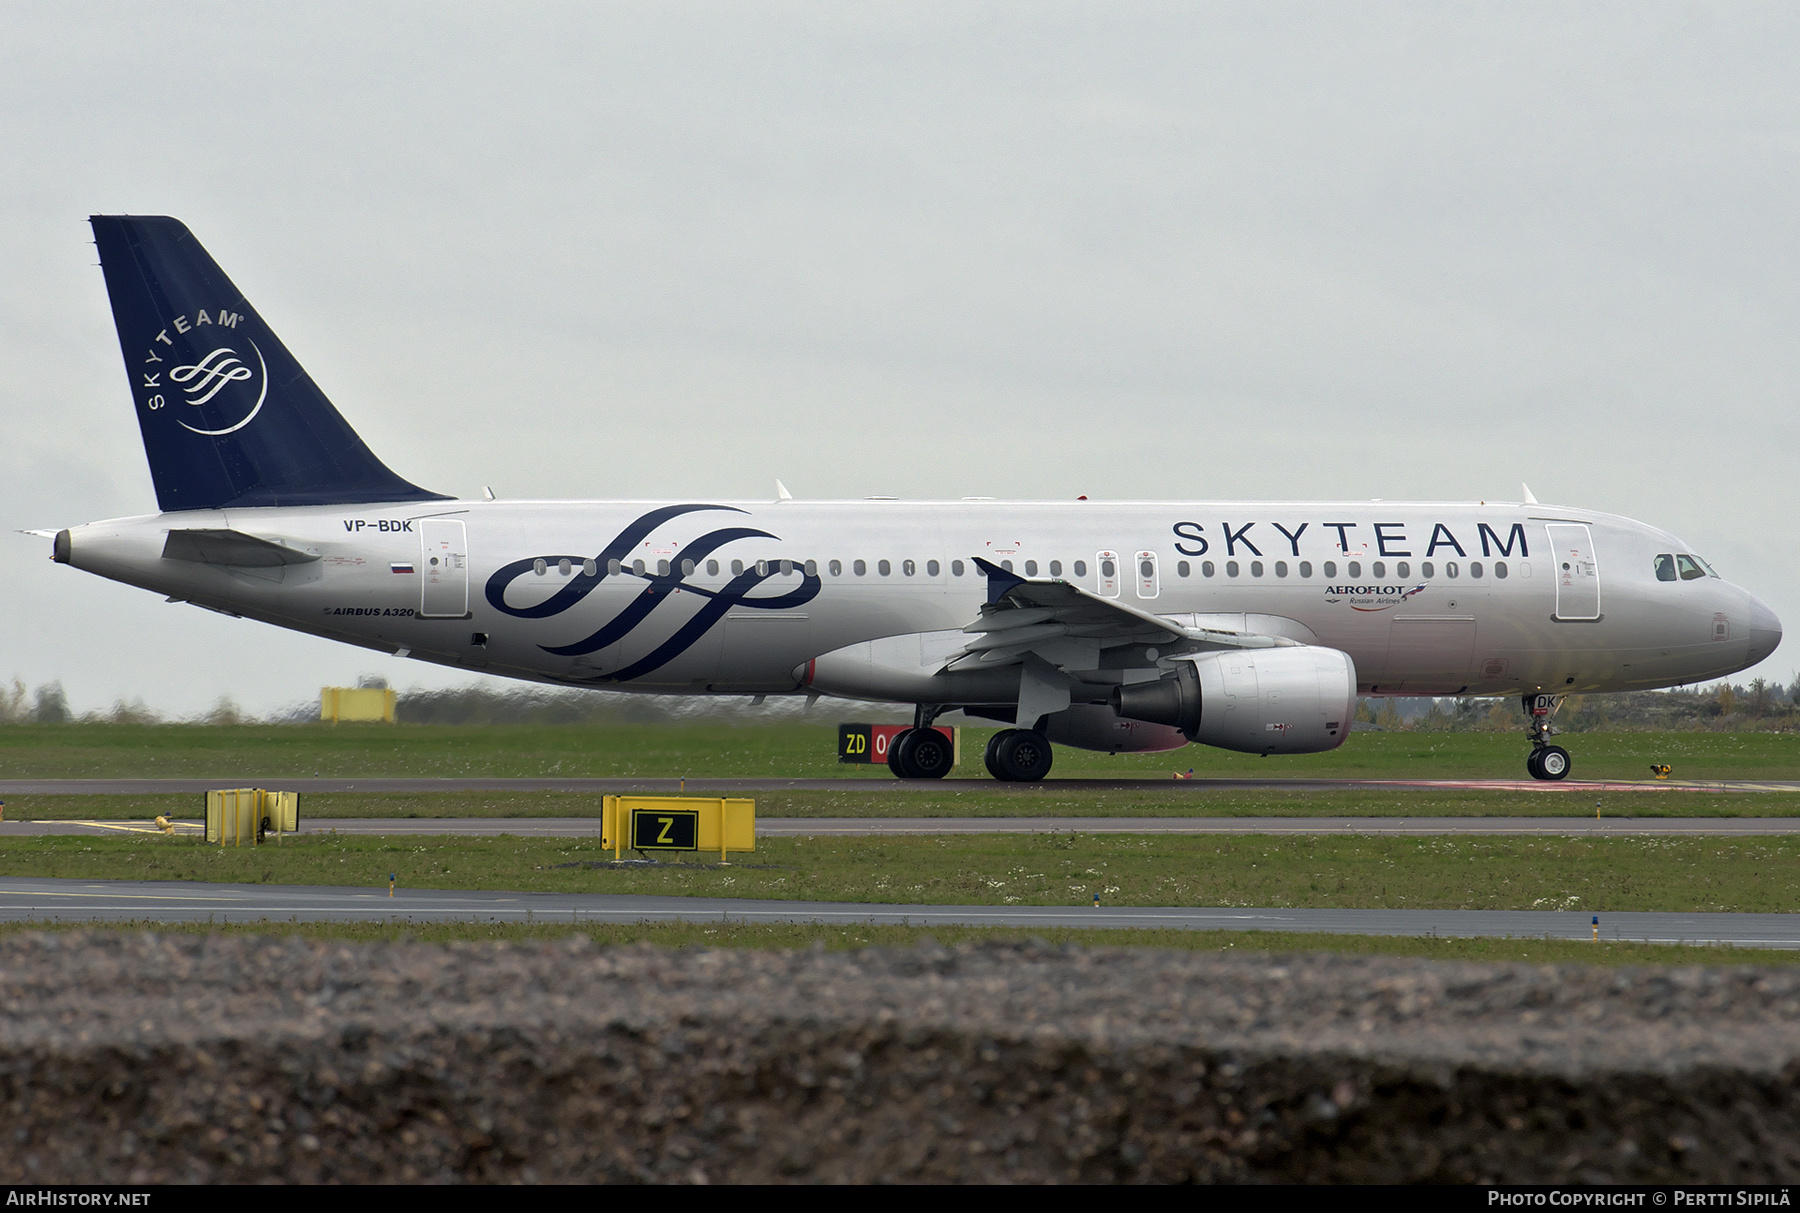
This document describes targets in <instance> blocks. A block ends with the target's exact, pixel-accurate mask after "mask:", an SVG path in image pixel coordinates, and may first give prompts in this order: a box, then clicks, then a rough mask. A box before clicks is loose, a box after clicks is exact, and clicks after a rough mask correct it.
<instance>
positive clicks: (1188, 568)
mask: <svg viewBox="0 0 1800 1213" xmlns="http://www.w3.org/2000/svg"><path fill="white" fill-rule="evenodd" d="M1175 573H1176V575H1177V576H1180V577H1191V576H1193V574H1194V566H1193V565H1191V564H1189V563H1188V562H1187V561H1185V560H1177V561H1176V562H1175Z"/></svg>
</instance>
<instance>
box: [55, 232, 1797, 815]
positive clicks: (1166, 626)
mask: <svg viewBox="0 0 1800 1213" xmlns="http://www.w3.org/2000/svg"><path fill="white" fill-rule="evenodd" d="M90 223H91V224H92V227H93V232H94V237H95V243H96V245H97V247H98V249H99V253H100V263H101V267H102V270H103V272H104V275H105V280H106V288H107V292H108V294H109V296H110V299H111V304H112V309H113V317H114V320H115V323H116V326H117V329H118V336H119V346H120V349H121V351H122V353H123V356H124V360H125V370H126V374H127V376H128V378H129V380H130V387H131V394H132V399H133V402H134V407H135V409H136V412H137V417H138V424H139V426H140V429H141V432H142V436H143V441H144V449H145V452H146V455H147V456H148V459H149V463H150V471H151V476H152V479H153V481H154V484H155V488H156V497H157V505H158V508H159V510H160V512H159V513H156V514H148V515H143V516H139V517H131V518H115V519H110V520H107V521H103V522H93V523H89V524H87V525H85V526H72V527H69V528H67V529H64V530H60V531H56V532H54V533H53V539H54V543H53V553H52V558H53V559H54V560H56V561H57V562H59V563H61V564H67V565H71V566H73V567H75V568H78V569H82V570H85V571H87V572H90V573H94V574H97V575H99V576H102V577H107V578H110V579H112V580H115V581H121V582H124V583H126V584H129V585H134V586H139V587H141V588H143V589H146V590H151V591H154V592H156V593H158V594H162V595H164V596H166V598H167V599H168V601H170V602H186V603H192V604H193V605H195V606H200V607H205V608H207V609H209V610H213V611H218V612H221V613H223V614H226V615H230V616H234V617H242V618H246V619H255V620H260V621H262V622H265V623H270V624H274V625H275V626H277V627H283V628H290V629H292V630H294V631H299V632H305V633H308V634H310V635H314V636H323V637H326V638H329V639H332V640H337V641H342V642H345V643H348V644H354V645H360V646H362V647H364V648H369V649H374V650H378V651H382V652H386V653H391V654H394V655H396V656H403V657H413V658H416V659H419V660H422V661H430V662H435V663H437V664H439V665H445V666H451V667H456V668H459V669H467V670H473V671H480V672H483V673H487V674H498V675H504V676H507V677H511V678H517V679H524V680H529V681H534V682H540V683H551V684H557V685H562V686H570V687H594V688H605V689H609V690H616V691H640V692H655V693H659V694H682V695H732V696H766V695H807V696H834V697H838V698H843V699H851V700H865V701H873V702H886V703H906V704H911V705H913V707H914V715H913V726H912V727H911V728H910V729H908V730H907V731H905V732H903V733H901V734H900V735H899V736H897V737H896V738H895V739H894V741H893V743H892V744H891V746H890V751H889V766H890V767H891V769H892V770H893V771H894V773H895V774H896V775H898V776H899V777H901V778H910V779H933V778H942V777H943V776H944V775H945V774H947V773H948V772H949V771H950V769H951V767H952V765H953V762H954V757H953V754H952V751H951V747H950V745H949V744H948V742H947V741H946V739H945V737H944V734H943V733H942V732H941V731H940V730H938V729H935V728H933V727H932V726H933V723H934V721H936V720H937V718H938V717H939V716H941V715H942V714H944V713H946V712H951V711H961V712H962V713H964V714H965V716H972V717H976V718H980V719H985V720H993V721H996V722H999V723H1002V724H1005V725H1007V726H1008V727H1007V728H1005V729H1003V730H1001V731H1000V732H998V733H997V734H996V735H995V736H994V738H993V740H992V741H991V742H990V744H989V745H988V747H987V751H986V753H985V755H984V762H985V765H986V767H987V769H988V771H989V773H990V774H992V775H993V776H994V777H995V778H997V779H1002V780H1009V781H1019V782H1030V781H1036V780H1041V779H1043V778H1045V777H1046V776H1047V775H1048V774H1049V771H1050V768H1051V763H1052V757H1053V755H1052V744H1057V745H1066V746H1075V747H1080V748H1083V749H1089V750H1097V751H1105V752H1111V753H1123V752H1149V751H1157V750H1168V749H1174V748H1177V747H1180V746H1184V745H1187V744H1190V743H1199V744H1202V745H1210V746H1218V747H1223V748H1225V749H1228V750H1235V751H1240V752H1244V753H1250V754H1262V755H1270V754H1303V753H1317V752H1322V751H1327V750H1331V749H1334V748H1335V747H1337V746H1339V745H1342V744H1343V742H1344V739H1345V738H1346V737H1347V736H1348V735H1349V734H1350V731H1351V728H1352V723H1353V717H1354V713H1355V710H1356V702H1357V698H1358V696H1388V695H1405V696H1477V697H1480V696H1486V697H1495V696H1516V697H1518V698H1519V699H1520V700H1521V702H1522V703H1523V706H1524V708H1525V712H1526V719H1527V728H1526V735H1527V739H1528V741H1529V743H1530V752H1529V755H1528V758H1527V761H1526V767H1527V771H1528V773H1529V774H1530V775H1531V776H1532V777H1533V778H1535V779H1542V780H1558V779H1563V778H1565V777H1566V776H1567V775H1568V774H1569V772H1570V770H1571V767H1572V761H1571V758H1570V756H1569V753H1568V751H1567V750H1566V749H1564V748H1563V747H1562V746H1559V745H1555V744H1552V743H1551V740H1550V739H1551V737H1552V736H1553V735H1554V733H1555V731H1556V730H1555V729H1554V728H1553V727H1552V725H1551V718H1552V716H1553V715H1554V713H1555V710H1556V708H1557V707H1558V706H1559V705H1560V704H1561V703H1562V701H1563V699H1564V697H1565V696H1568V695H1572V694H1584V695H1585V694H1590V693H1599V692H1609V691H1630V690H1639V689H1648V688H1655V687H1666V686H1673V685H1679V684H1688V683H1695V682H1700V681H1702V680H1706V679H1712V678H1719V677H1723V676H1725V675H1728V674H1731V673H1734V672H1736V671H1738V670H1742V669H1745V668H1747V667H1749V666H1752V665H1754V664H1756V663H1757V662H1759V661H1761V660H1762V659H1763V658H1765V657H1767V656H1768V655H1769V654H1770V653H1771V652H1773V651H1774V649H1775V647H1776V645H1777V644H1778V643H1779V642H1780V640H1781V624H1780V621H1779V620H1778V619H1777V618H1776V617H1775V615H1774V613H1773V612H1772V611H1770V610H1769V608H1768V607H1766V606H1764V605H1763V603H1761V602H1760V601H1758V600H1757V599H1756V598H1755V597H1754V596H1753V595H1752V594H1750V593H1749V592H1748V591H1746V590H1744V589H1741V588H1739V587H1738V586H1736V585H1733V584H1732V583H1730V582H1728V581H1726V580H1725V579H1723V578H1722V577H1720V576H1719V574H1718V573H1717V572H1715V571H1714V570H1713V568H1712V566H1711V565H1710V564H1708V563H1707V562H1706V561H1705V560H1703V559H1702V558H1701V557H1700V556H1699V555H1697V554H1696V553H1695V552H1694V551H1693V549H1692V547H1691V546H1689V545H1688V544H1686V543H1683V542H1682V541H1681V540H1679V539H1677V538H1676V537H1675V536H1674V535H1672V534H1670V533H1669V532H1667V531H1663V530H1660V529H1658V528H1656V527H1653V526H1649V525H1646V524H1644V523H1641V522H1634V521H1632V520H1631V519H1628V518H1622V517H1617V516H1614V515H1611V514H1606V513H1601V512H1598V511H1594V510H1585V509H1578V508H1573V507H1566V506H1546V505H1542V504H1540V503H1539V502H1537V501H1536V500H1535V498H1533V497H1532V495H1531V492H1530V490H1529V489H1526V490H1525V491H1524V494H1523V496H1524V498H1525V499H1524V500H1522V501H1517V502H1500V501H1495V502H1486V501H1483V502H1394V501H1381V500H1376V501H1206V500H1202V501H1187V502H1150V501H1122V502H1105V503H1102V502H1098V501H1088V500H1085V499H1082V500H1075V501H1058V502H1042V501H1036V502H1026V501H994V500H989V499H980V498H975V499H964V500H962V501H899V500H893V499H889V498H866V499H864V500H860V501H801V500H794V499H793V498H792V497H791V495H790V494H789V493H788V492H787V491H786V490H785V488H781V487H780V485H779V482H777V489H778V495H777V500H774V501H723V500H720V501H713V500H707V501H666V502H665V501H511V500H494V499H492V495H491V494H488V495H487V496H486V498H484V499H482V500H469V499H463V498H457V497H452V496H448V495H446V494H443V493H438V492H432V491H430V490H427V489H424V488H421V487H419V486H417V485H415V484H412V483H411V482H409V481H407V480H404V479H402V478H401V477H400V476H398V475H396V474H395V473H394V472H393V471H391V470H390V469H389V468H388V467H387V466H386V465H385V464H384V463H382V462H381V460H380V459H378V458H377V457H376V456H375V455H374V453H373V452H371V451H370V450H369V448H368V447H367V446H365V445H364V443H363V442H362V440H361V439H360V438H359V437H358V436H357V435H356V433H355V432H354V431H353V430H352V429H351V428H350V426H349V424H348V423H347V422H346V421H345V420H344V418H343V417H342V416H341V415H340V414H339V413H338V411H337V409H336V408H335V407H333V405H332V404H331V402H330V401H329V400H328V399H327V398H326V397H325V395H324V394H323V393H322V392H321V391H320V390H319V388H318V387H317V386H316V385H315V384H314V383H313V381H312V379H311V378H310V377H309V376H308V375H307V373H306V372H305V371H304V370H302V369H301V366H300V364H299V363H298V362H297V361H296V360H295V358H294V357H293V355H292V354H290V353H289V352H288V350H287V347H286V346H284V345H283V344H282V343H281V341H280V339H279V338H277V337H276V336H275V333H274V332H273V330H271V329H270V328H269V326H268V325H267V324H266V323H265V322H264V321H263V319H262V317H261V316H260V315H259V314H258V313H257V311H256V309H255V308H253V307H251V306H250V304H249V302H248V301H247V300H246V299H245V298H244V295H243V293H242V292H240V291H239V290H238V289H237V288H236V287H235V286H234V285H232V282H231V280H230V279H229V278H227V277H226V276H225V273H224V272H223V271H222V270H221V269H220V268H219V267H218V265H217V264H215V263H214V261H213V259H212V258H211V257H210V256H209V255H208V254H207V253H206V251H205V250H204V249H203V248H202V247H201V246H200V244H199V242H198V241H197V240H195V238H194V237H193V235H192V234H191V233H190V232H189V231H188V229H187V228H186V227H185V226H184V225H183V224H181V223H180V222H178V221H177V220H175V219H172V218H167V217H141V216H122V215H96V216H93V217H91V218H90ZM32 533H34V534H41V535H45V536H46V537H49V536H51V535H52V532H48V531H43V532H32Z"/></svg>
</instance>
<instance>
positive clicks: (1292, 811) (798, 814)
mask: <svg viewBox="0 0 1800 1213" xmlns="http://www.w3.org/2000/svg"><path fill="white" fill-rule="evenodd" d="M270 784H271V785H272V786H274V787H277V788H279V787H280V785H281V781H280V780H279V779H275V780H271V781H270ZM754 799H755V801H756V812H757V816H758V817H759V818H777V817H783V818H808V817H867V818H884V817H1584V818H1591V817H1592V816H1593V815H1594V808H1595V803H1596V801H1598V802H1601V804H1602V812H1603V813H1604V814H1605V816H1607V817H1794V816H1800V796H1795V795H1789V794H1772V793H1768V792H1711V791H1684V790H1672V789H1664V790H1656V791H1641V792H1639V791H1632V792H1608V793H1605V794H1593V793H1588V794H1582V793H1579V792H1573V791H1560V792H1540V791H1529V792H1515V791H1489V790H1482V789H1474V790H1463V789H1454V788H1451V789H1438V788H1432V789H1396V790H1391V791H1389V790H1380V789H1360V788H1359V789H1343V788H1319V789H1305V790H1291V789H1275V788H1271V789H1266V790H1265V789H1260V788H1249V789H1242V788H1210V787H1207V786H1205V785H1202V784H1192V783H1181V784H1176V783H1174V781H1172V780H1171V781H1170V783H1169V784H1163V783H1156V784H1152V785H1149V786H1146V787H1132V786H1127V787H1123V788H1105V789H1092V790H1089V789H1084V790H1080V791H1076V790H1061V789H1059V788H1058V787H1057V786H1056V785H1055V784H1054V783H1052V784H1049V785H1046V786H1043V787H1009V786H1007V785H1004V784H995V783H983V784H979V785H976V786H975V787H974V788H971V789H966V790H965V789H961V788H952V787H949V786H946V785H942V784H938V785H933V786H931V787H927V788H925V789H921V790H909V791H907V792H906V793H904V794H895V793H893V792H890V791H889V790H887V789H886V788H885V787H877V788H868V787H866V786H862V785H859V784H856V783H851V784H846V785H845V787H844V789H843V790H842V791H836V790H832V791H812V790H801V791H775V792H769V791H761V792H756V793H754ZM300 813H301V818H302V822H303V824H304V823H318V822H328V821H331V820H332V819H334V818H346V817H349V818H384V817H387V818H430V817H593V818H596V819H597V818H598V817H599V815H600V796H599V795H598V794H590V793H577V792H543V791H523V792H513V791H507V792H393V793H388V792H373V793H372V792H304V793H302V794H301V797H300ZM158 814H162V815H165V816H168V817H172V818H176V819H179V820H184V821H198V820H200V819H201V818H203V817H204V816H205V800H204V798H203V797H202V796H200V795H198V794H184V795H124V796H113V795H99V796H40V795H23V796H20V795H14V796H9V797H7V798H6V820H8V821H80V820H97V821H148V820H150V819H151V818H153V817H155V816H157V815H158Z"/></svg>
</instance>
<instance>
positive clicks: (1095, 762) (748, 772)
mask: <svg viewBox="0 0 1800 1213" xmlns="http://www.w3.org/2000/svg"><path fill="white" fill-rule="evenodd" d="M821 714H822V713H821ZM855 715H856V709H855V707H854V706H853V705H852V706H847V707H844V708H842V709H841V710H840V711H838V712H834V713H833V716H832V717H831V718H829V719H821V720H820V721H819V722H818V723H797V724H796V723H786V722H783V723H773V724H767V725H737V724H719V723H696V724H680V725H668V724H660V725H617V726H607V727H599V726H593V725H555V726H552V725H541V726H540V725H495V726H474V725H469V726H462V725H338V726H328V725H112V724H82V725H8V726H6V727H3V728H0V779H25V778H71V777H86V778H104V777H120V778H127V777H130V778H152V777H158V776H164V777H203V778H217V779H219V780H220V781H221V782H222V784H223V785H225V786H233V785H237V784H242V783H254V782H257V781H264V780H271V779H276V778H279V777H282V776H305V775H326V776H353V775H354V776H414V777H430V776H446V777H454V776H493V777H522V776H529V777H545V776H581V777H593V778H604V777H630V776H640V777H680V776H689V777H694V778H699V777H710V778H751V777H791V778H841V779H843V780H845V781H846V782H847V783H853V782H856V781H859V780H867V779H874V780H881V781H888V780H891V778H892V777H891V776H890V775H889V774H888V772H887V770H886V769H885V768H884V767H880V766H859V765H845V764H840V763H839V762H838V761H837V759H836V725H835V723H834V722H835V719H836V718H838V717H839V716H842V717H845V718H854V717H855ZM1520 723H1521V732H1520V733H1512V734H1506V733H1375V732H1358V733H1353V734H1352V735H1351V736H1350V738H1349V740H1348V741H1346V742H1345V744H1344V745H1343V746H1342V747H1341V748H1340V749H1337V750H1334V751H1332V752H1331V753H1329V754H1304V755H1293V756H1287V757H1274V758H1258V757H1255V756H1253V755H1247V754H1233V753H1229V752H1227V751H1224V750H1215V749H1209V748H1207V747H1204V746H1188V747H1186V748H1185V749H1182V750H1177V751H1174V752H1172V753H1164V754H1120V755H1106V754H1095V753H1090V752H1088V751H1084V750H1071V749H1067V748H1063V747H1058V748H1057V750H1056V767H1055V777H1057V778H1105V779H1114V778H1144V779H1163V780H1166V779H1168V778H1169V777H1170V775H1171V774H1172V773H1173V772H1175V771H1178V770H1179V771H1185V770H1187V769H1188V768H1189V767H1192V768H1193V769H1194V772H1195V774H1196V775H1199V776H1215V777H1223V778H1239V779H1243V778H1251V779H1254V778H1319V779H1327V778H1331V779H1337V778H1343V779H1378V778H1396V779H1450V778H1455V779H1463V778H1478V779H1519V778H1524V770H1525V766H1524V758H1525V753H1526V750H1527V746H1526V744H1525V740H1524V737H1523V734H1522V728H1523V718H1521V722H1520ZM992 732H993V731H992V730H990V729H969V730H967V731H966V732H965V736H964V741H963V764H962V766H961V768H959V769H958V771H957V772H956V773H957V774H958V775H961V776H970V777H976V776H979V777H982V778H985V777H986V775H985V772H984V771H983V769H982V765H981V751H982V747H983V746H984V745H985V744H986V741H987V738H988V737H989V736H991V735H992ZM1562 741H1563V742H1564V744H1565V745H1566V746H1567V747H1568V748H1569V749H1570V751H1571V752H1572V753H1573V754H1574V756H1575V775H1576V777H1577V778H1581V779H1609V780H1616V779H1633V780H1637V779H1647V778H1649V775H1650V764H1651V763H1653V762H1666V763H1669V764H1671V765H1672V766H1673V767H1674V768H1675V778H1677V779H1800V737H1796V736H1795V735H1793V734H1784V733H1701V732H1679V733H1676V732H1671V733H1583V734H1579V735H1573V736H1568V737H1564V738H1563V739H1562Z"/></svg>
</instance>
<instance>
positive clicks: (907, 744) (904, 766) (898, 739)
mask: <svg viewBox="0 0 1800 1213" xmlns="http://www.w3.org/2000/svg"><path fill="white" fill-rule="evenodd" d="M918 736H919V730H918V729H907V730H905V731H904V732H900V733H895V734H894V736H893V738H892V739H891V740H889V742H888V752H887V760H888V770H890V771H892V772H893V773H894V778H895V779H917V778H918V777H919V772H918V770H917V768H915V767H914V766H913V759H912V751H913V742H914V741H915V740H916V739H917V738H918Z"/></svg>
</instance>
